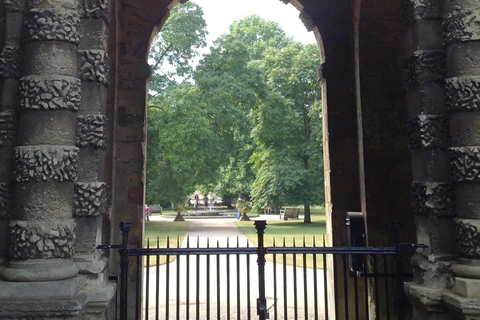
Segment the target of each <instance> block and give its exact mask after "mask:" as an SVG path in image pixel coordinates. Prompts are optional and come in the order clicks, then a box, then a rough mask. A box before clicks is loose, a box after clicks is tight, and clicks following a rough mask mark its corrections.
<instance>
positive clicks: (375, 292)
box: [372, 254, 380, 316]
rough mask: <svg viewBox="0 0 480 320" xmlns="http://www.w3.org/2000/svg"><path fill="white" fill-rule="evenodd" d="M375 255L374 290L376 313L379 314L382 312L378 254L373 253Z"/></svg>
mask: <svg viewBox="0 0 480 320" xmlns="http://www.w3.org/2000/svg"><path fill="white" fill-rule="evenodd" d="M372 257H373V286H374V287H373V288H374V289H373V290H374V294H375V313H376V314H377V316H378V315H379V314H380V301H379V299H378V270H377V255H376V254H374V255H372Z"/></svg>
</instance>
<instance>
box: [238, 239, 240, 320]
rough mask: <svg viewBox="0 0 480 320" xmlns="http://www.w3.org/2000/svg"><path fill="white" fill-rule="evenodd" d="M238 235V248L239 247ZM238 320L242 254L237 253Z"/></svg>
mask: <svg viewBox="0 0 480 320" xmlns="http://www.w3.org/2000/svg"><path fill="white" fill-rule="evenodd" d="M238 241H239V240H238V236H237V248H239V243H238ZM237 320H240V255H239V254H238V253H237Z"/></svg>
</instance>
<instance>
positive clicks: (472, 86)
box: [445, 76, 480, 111]
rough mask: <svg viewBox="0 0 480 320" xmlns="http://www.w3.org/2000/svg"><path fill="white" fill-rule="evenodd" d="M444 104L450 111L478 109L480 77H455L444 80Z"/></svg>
mask: <svg viewBox="0 0 480 320" xmlns="http://www.w3.org/2000/svg"><path fill="white" fill-rule="evenodd" d="M445 81H446V84H445V87H446V97H445V99H446V103H447V108H448V109H449V110H451V111H470V110H479V109H480V76H477V77H455V78H448V79H446V80H445Z"/></svg>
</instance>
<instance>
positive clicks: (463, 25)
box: [443, 5, 480, 43]
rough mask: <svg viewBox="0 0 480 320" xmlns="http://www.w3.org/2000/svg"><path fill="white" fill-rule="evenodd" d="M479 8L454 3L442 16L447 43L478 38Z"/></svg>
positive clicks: (479, 24)
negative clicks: (468, 7) (450, 9)
mask: <svg viewBox="0 0 480 320" xmlns="http://www.w3.org/2000/svg"><path fill="white" fill-rule="evenodd" d="M479 16H480V9H478V8H477V9H467V8H462V7H461V6H459V5H456V6H455V7H454V9H453V11H451V12H448V13H446V14H445V16H444V20H443V27H444V29H445V35H444V36H445V41H446V42H447V43H453V42H465V41H475V40H480V18H479Z"/></svg>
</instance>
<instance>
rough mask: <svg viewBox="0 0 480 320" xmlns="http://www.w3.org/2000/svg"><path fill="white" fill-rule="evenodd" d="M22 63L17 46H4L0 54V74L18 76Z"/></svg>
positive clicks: (4, 76)
mask: <svg viewBox="0 0 480 320" xmlns="http://www.w3.org/2000/svg"><path fill="white" fill-rule="evenodd" d="M21 63H22V56H21V50H20V47H18V46H8V45H7V46H5V47H3V50H2V53H1V54H0V74H1V75H2V77H3V78H19V77H20V66H21Z"/></svg>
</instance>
